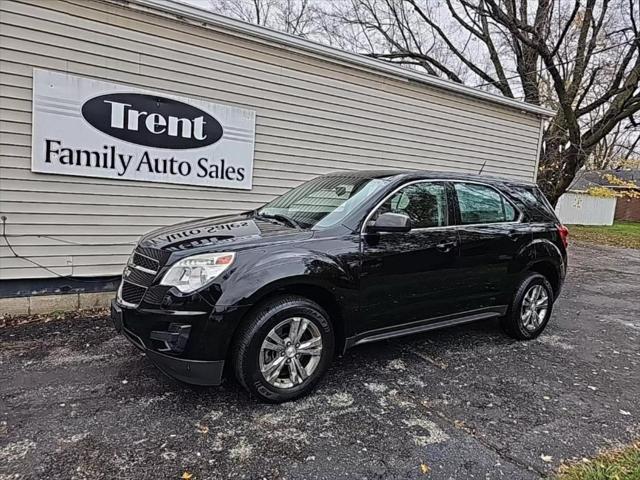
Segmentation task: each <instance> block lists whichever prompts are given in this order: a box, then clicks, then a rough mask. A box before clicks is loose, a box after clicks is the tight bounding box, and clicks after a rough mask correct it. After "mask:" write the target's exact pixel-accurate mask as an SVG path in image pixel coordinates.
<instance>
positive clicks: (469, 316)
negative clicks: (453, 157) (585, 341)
mask: <svg viewBox="0 0 640 480" xmlns="http://www.w3.org/2000/svg"><path fill="white" fill-rule="evenodd" d="M567 235H568V232H567V230H566V228H565V227H564V226H563V225H561V224H560V222H559V221H558V219H557V218H556V216H555V214H554V212H553V209H552V208H551V207H550V205H549V203H548V202H547V200H546V199H545V197H544V196H543V194H542V193H541V192H540V191H539V190H538V188H536V187H535V186H534V185H532V184H529V183H524V182H520V181H513V180H507V179H499V178H489V177H485V176H473V175H460V174H450V173H446V174H445V173H433V172H422V171H359V172H338V173H333V174H329V175H325V176H321V177H318V178H315V179H313V180H310V181H308V182H306V183H304V184H302V185H300V186H299V187H297V188H294V189H293V190H290V191H288V192H287V193H285V194H284V195H282V196H281V197H278V198H276V199H275V200H273V201H271V202H270V203H268V204H266V205H265V206H263V207H262V208H258V209H257V210H253V211H248V212H244V213H240V214H235V215H226V216H217V217H211V218H206V219H203V220H193V221H189V222H185V223H180V224H177V225H173V226H170V227H166V228H162V229H159V230H156V231H154V232H151V233H149V234H147V235H145V236H143V237H142V238H141V239H140V241H139V243H138V245H137V246H136V248H135V250H134V251H133V253H132V255H131V257H130V259H129V262H128V264H127V266H126V268H125V269H124V272H123V278H122V283H121V285H120V288H119V291H118V294H117V298H116V299H115V300H114V301H113V303H112V318H113V321H114V323H115V326H116V329H117V330H118V331H120V332H122V333H123V334H124V335H125V337H126V338H127V339H128V340H130V341H131V342H132V343H133V344H134V345H136V346H137V347H138V348H140V349H141V350H142V351H144V352H145V353H146V355H147V357H148V358H149V359H150V360H151V361H152V362H153V363H154V364H156V365H157V366H158V367H159V368H160V369H161V370H162V371H164V372H165V373H167V374H169V375H170V376H172V377H174V378H176V379H179V380H182V381H184V382H188V383H192V384H198V385H218V384H220V382H221V381H222V378H223V371H228V372H229V373H233V374H235V377H236V378H237V379H238V381H239V382H240V383H241V384H242V385H243V386H244V387H245V388H246V389H247V390H248V391H249V392H250V393H251V394H253V395H255V396H256V397H258V398H260V399H262V400H264V401H268V402H282V401H287V400H291V399H294V398H298V397H300V396H302V395H304V394H306V393H308V392H309V391H311V390H312V389H313V388H314V387H315V386H316V384H317V383H318V381H319V380H320V379H321V377H322V376H323V374H324V373H325V372H326V371H327V368H328V366H329V364H330V362H331V361H332V359H333V357H334V355H335V354H337V353H343V352H345V351H346V350H347V349H348V348H351V347H353V346H355V345H360V344H363V343H367V342H374V341H377V340H383V339H388V338H392V337H398V336H401V335H412V334H417V333H419V332H425V331H427V330H433V329H437V328H443V327H448V326H451V325H457V324H461V323H467V322H473V321H478V320H484V319H488V318H494V317H497V318H500V321H501V323H502V326H503V327H504V330H505V331H506V332H507V333H508V334H509V335H511V336H512V337H514V338H517V339H522V340H526V339H532V338H534V337H536V336H537V335H539V334H540V333H541V332H542V330H544V328H545V326H546V324H547V322H548V321H549V317H550V316H551V308H552V306H553V303H554V301H555V299H556V298H557V297H558V294H559V293H560V289H561V287H562V283H563V281H564V277H565V272H566V264H567V253H566V246H567Z"/></svg>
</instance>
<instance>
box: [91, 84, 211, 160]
mask: <svg viewBox="0 0 640 480" xmlns="http://www.w3.org/2000/svg"><path fill="white" fill-rule="evenodd" d="M82 116H83V117H84V119H85V120H86V121H87V122H89V123H90V124H91V125H92V126H93V127H95V128H97V129H98V130H100V131H101V132H103V133H106V134H107V135H110V136H112V137H115V138H118V139H120V140H124V141H126V142H131V143H136V144H138V145H144V146H145V147H155V148H173V149H181V150H183V149H187V148H200V147H206V146H207V145H211V144H213V143H216V142H217V141H218V140H220V139H221V138H222V133H223V131H222V125H220V122H218V121H217V120H216V119H215V118H213V117H212V116H211V115H209V114H208V113H206V112H203V111H202V110H200V109H199V108H197V107H194V106H193V105H189V104H187V103H183V102H180V101H178V100H173V99H171V98H164V97H159V96H157V95H146V94H143V93H110V94H108V95H101V96H99V97H94V98H92V99H90V100H87V101H86V102H85V103H84V105H82Z"/></svg>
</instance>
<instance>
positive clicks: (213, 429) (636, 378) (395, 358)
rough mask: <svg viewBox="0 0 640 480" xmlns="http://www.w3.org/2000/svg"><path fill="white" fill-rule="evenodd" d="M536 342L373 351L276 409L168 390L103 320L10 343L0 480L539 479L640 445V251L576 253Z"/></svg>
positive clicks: (413, 341) (3, 350) (203, 392)
mask: <svg viewBox="0 0 640 480" xmlns="http://www.w3.org/2000/svg"><path fill="white" fill-rule="evenodd" d="M570 264H571V266H570V271H569V278H568V281H567V284H566V286H565V289H564V292H563V294H562V296H561V298H560V299H559V300H558V302H557V304H556V307H555V311H554V314H553V318H552V319H551V322H550V324H549V326H548V327H547V329H546V331H545V332H544V333H543V334H542V336H541V337H539V338H538V339H537V340H534V341H531V342H518V341H514V340H512V339H510V338H508V337H507V336H505V335H504V334H503V333H502V332H501V331H500V328H499V326H498V323H497V322H496V321H487V322H482V323H476V324H473V325H467V326H460V327H455V328H449V329H446V330H441V331H437V332H431V333H428V334H422V335H417V336H414V337H405V338H399V339H394V340H390V341H385V342H381V343H376V344H369V345H364V346H362V347H357V348H355V349H353V350H351V351H349V352H348V353H347V354H346V356H344V357H342V358H339V359H337V361H336V362H335V363H334V365H333V366H332V368H331V369H330V371H329V372H328V374H327V376H326V377H325V380H324V381H323V382H322V383H321V385H320V388H319V389H318V390H317V391H316V392H315V393H314V394H312V395H311V396H309V397H307V398H305V399H303V400H300V401H297V402H292V403H288V404H284V405H264V404H260V403H257V402H256V401H255V400H252V399H250V398H248V396H247V395H246V394H245V392H244V391H243V390H242V389H241V388H240V387H239V386H238V385H237V384H235V383H234V382H229V381H227V382H226V383H225V384H224V385H223V386H222V387H218V388H197V387H190V386H186V385H183V384H180V383H178V382H176V381H174V380H171V379H169V378H167V377H165V376H164V375H163V374H162V373H161V372H159V371H158V370H157V369H156V368H155V367H153V366H152V365H151V364H150V363H149V361H148V360H147V359H145V358H144V356H143V355H141V354H140V353H139V352H138V351H137V350H135V349H134V347H132V346H130V345H129V344H128V343H127V342H126V340H125V339H124V338H122V337H119V336H117V335H116V334H115V332H114V330H113V328H112V326H111V325H110V323H109V320H108V318H106V317H97V318H96V317H90V318H80V319H69V320H60V321H52V322H48V323H39V324H30V325H23V326H15V327H7V328H5V329H3V330H2V331H1V332H0V480H8V479H65V480H68V479H109V480H113V479H179V478H181V476H182V475H183V474H184V473H185V472H187V473H188V474H191V475H192V477H191V479H192V480H199V479H222V478H247V479H262V478H266V479H281V478H282V479H284V478H286V479H304V480H311V479H331V480H333V479H347V478H348V479H365V478H366V479H375V478H381V479H387V478H390V479H391V478H393V479H409V478H420V479H466V478H482V479H499V478H500V479H510V480H511V479H535V478H540V477H544V476H548V475H550V474H552V473H553V472H554V471H555V469H556V468H557V467H558V465H559V464H560V462H561V461H562V460H563V459H570V458H575V459H580V458H582V457H584V456H591V455H594V454H595V453H597V452H598V450H599V449H601V448H608V447H611V446H617V445H620V444H625V443H629V442H630V441H632V440H633V439H637V438H639V437H640V400H639V399H640V251H638V250H626V249H615V248H604V247H593V246H585V245H577V246H576V245H574V246H573V247H572V248H571V251H570Z"/></svg>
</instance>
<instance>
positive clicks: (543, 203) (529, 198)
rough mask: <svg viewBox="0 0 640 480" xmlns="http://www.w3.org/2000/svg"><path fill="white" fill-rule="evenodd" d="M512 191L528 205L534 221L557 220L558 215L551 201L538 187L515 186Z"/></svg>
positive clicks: (513, 194)
mask: <svg viewBox="0 0 640 480" xmlns="http://www.w3.org/2000/svg"><path fill="white" fill-rule="evenodd" d="M510 193H511V195H512V196H513V197H515V198H516V199H517V200H518V201H519V202H520V203H522V204H523V205H524V206H525V207H527V212H528V216H530V217H531V220H533V221H555V219H556V216H555V213H554V211H553V208H552V207H551V205H550V204H549V201H548V200H547V199H546V198H545V196H544V194H543V193H542V192H541V191H540V190H539V189H538V188H537V187H521V186H513V187H511V189H510Z"/></svg>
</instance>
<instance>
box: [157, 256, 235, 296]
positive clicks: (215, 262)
mask: <svg viewBox="0 0 640 480" xmlns="http://www.w3.org/2000/svg"><path fill="white" fill-rule="evenodd" d="M235 256H236V255H235V253H228V252H226V253H204V254H202V255H193V256H191V257H187V258H183V259H182V260H180V261H179V262H176V263H175V264H173V265H172V266H171V268H170V269H169V271H168V272H167V273H166V274H165V275H164V277H162V281H161V282H160V285H171V286H173V287H176V288H177V289H178V290H180V291H181V292H182V293H190V292H193V291H195V290H198V289H199V288H201V287H204V286H205V285H206V284H207V283H209V282H211V281H213V280H214V279H215V278H216V277H218V276H219V275H221V274H222V272H224V271H225V270H226V269H227V268H229V267H230V266H231V264H232V263H233V260H234V258H235Z"/></svg>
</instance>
